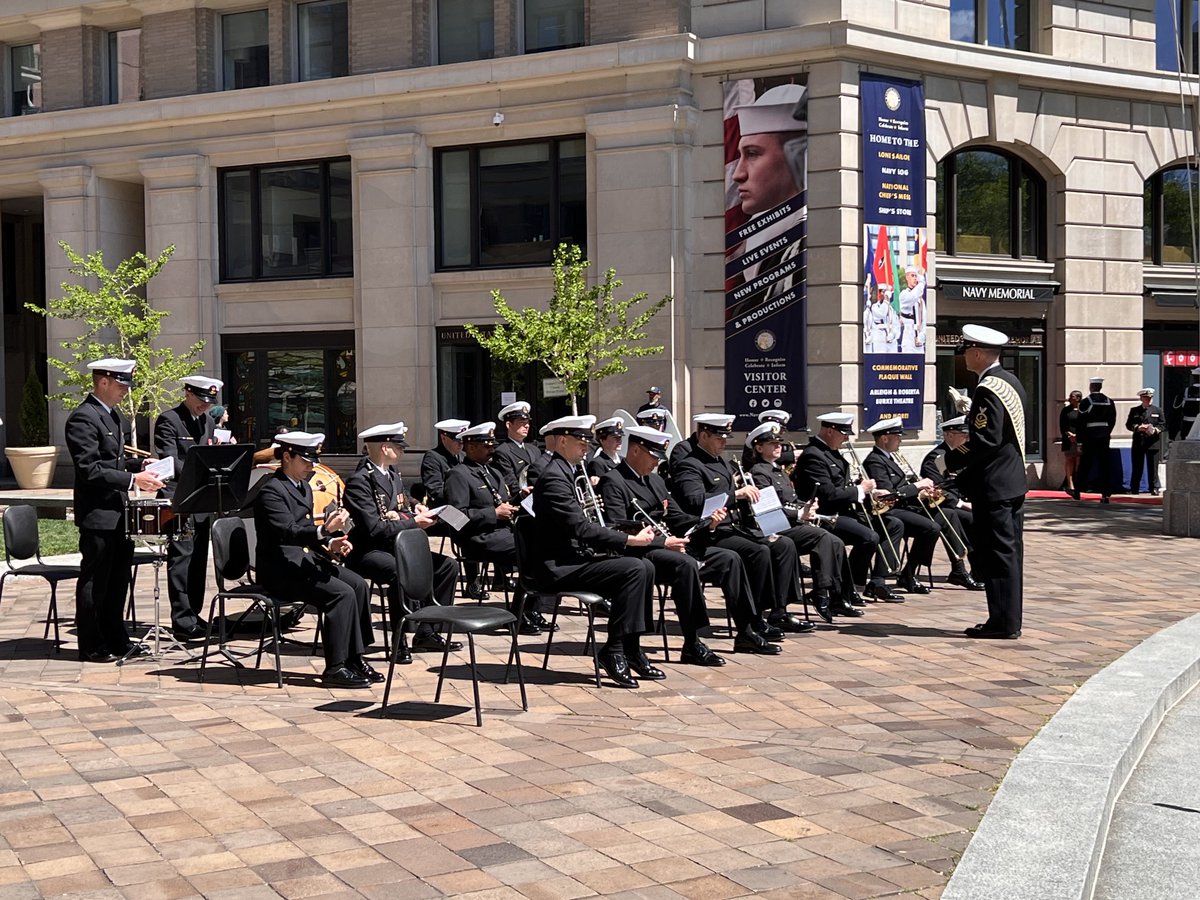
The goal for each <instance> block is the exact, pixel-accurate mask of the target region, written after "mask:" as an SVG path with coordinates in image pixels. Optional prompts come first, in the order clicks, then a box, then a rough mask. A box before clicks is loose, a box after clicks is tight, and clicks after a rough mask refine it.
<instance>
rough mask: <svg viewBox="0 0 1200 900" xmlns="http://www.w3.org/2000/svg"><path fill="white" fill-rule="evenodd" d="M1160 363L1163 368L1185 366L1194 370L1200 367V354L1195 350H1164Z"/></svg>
mask: <svg viewBox="0 0 1200 900" xmlns="http://www.w3.org/2000/svg"><path fill="white" fill-rule="evenodd" d="M1162 363H1163V365H1164V366H1186V367H1187V368H1189V369H1194V368H1195V367H1196V366H1200V353H1197V352H1196V351H1195V350H1164V351H1163V355H1162Z"/></svg>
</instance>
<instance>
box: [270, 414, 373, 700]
mask: <svg viewBox="0 0 1200 900" xmlns="http://www.w3.org/2000/svg"><path fill="white" fill-rule="evenodd" d="M275 440H276V441H277V442H278V443H279V446H278V447H276V448H275V457H276V458H277V459H278V460H279V468H278V469H276V470H275V472H274V474H272V475H271V476H269V477H268V478H267V479H266V483H265V484H263V487H262V490H260V491H259V492H258V496H257V497H255V500H254V527H255V531H256V532H257V535H258V560H257V561H258V566H257V569H256V574H257V575H258V580H259V582H260V583H261V584H262V586H263V587H265V588H266V589H267V590H269V591H271V593H273V594H278V595H279V596H282V597H288V598H289V599H295V600H299V601H302V602H304V603H306V604H307V605H309V606H312V607H315V608H316V609H319V610H321V611H322V612H323V613H325V624H324V637H323V647H324V650H325V671H324V672H323V673H322V674H321V683H322V684H324V685H325V686H326V687H342V688H365V687H369V686H370V685H371V683H372V682H379V681H382V680H383V676H382V675H380V674H379V673H378V672H376V671H375V670H374V669H372V668H371V666H370V665H369V664H368V663H367V662H366V661H365V660H364V659H363V658H362V654H363V652H364V651H365V650H366V648H367V647H369V646H371V644H373V643H374V641H375V637H374V634H373V632H372V628H371V611H370V607H369V605H368V597H367V583H366V582H365V581H364V580H363V578H362V576H361V575H359V574H358V573H357V572H355V571H353V570H352V569H349V568H347V567H345V566H341V565H336V564H335V563H334V562H332V561H331V559H330V558H326V557H324V556H321V555H319V554H318V553H317V548H318V547H319V546H321V545H326V547H327V552H328V554H329V557H332V558H344V557H346V556H347V555H349V554H350V553H351V552H352V551H353V549H354V548H353V544H351V542H350V539H349V538H348V537H347V536H346V534H345V528H346V526H347V525H348V524H349V523H350V513H349V512H347V511H346V510H345V509H339V510H338V511H337V512H335V513H334V514H333V515H331V516H329V517H328V518H327V519H326V520H325V522H323V523H322V524H321V525H317V524H316V522H315V521H314V520H313V495H312V488H310V487H309V486H308V479H309V477H310V476H311V475H312V471H313V464H314V463H315V462H317V460H318V459H319V452H320V451H319V448H320V446H321V442H322V441H323V440H325V435H323V434H308V433H307V432H303V431H289V432H286V433H284V434H279V435H276V436H275Z"/></svg>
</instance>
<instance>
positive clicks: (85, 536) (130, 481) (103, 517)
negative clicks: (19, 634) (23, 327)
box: [66, 359, 162, 662]
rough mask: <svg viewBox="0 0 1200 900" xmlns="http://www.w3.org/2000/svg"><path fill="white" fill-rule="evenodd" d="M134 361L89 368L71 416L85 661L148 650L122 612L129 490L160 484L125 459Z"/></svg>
mask: <svg viewBox="0 0 1200 900" xmlns="http://www.w3.org/2000/svg"><path fill="white" fill-rule="evenodd" d="M133 366H134V362H133V360H131V359H101V360H97V361H95V362H91V363H88V368H89V369H91V370H92V392H91V393H90V394H88V396H87V399H85V400H84V401H83V402H82V403H81V404H79V406H77V407H76V408H75V409H74V410H73V411H72V412H71V414H70V415H69V416H67V425H66V439H67V452H68V453H70V455H71V462H72V464H73V465H74V467H75V487H74V500H73V503H74V505H75V524H76V525H77V526H78V528H79V553H80V555H81V556H82V557H83V559H82V560H80V572H79V580H78V581H77V582H76V587H75V632H76V635H77V636H78V640H79V658H80V660H82V661H83V662H115V661H116V660H117V659H119V658H120V657H123V656H131V655H140V654H141V653H143V652H149V651H148V650H146V649H145V648H144V647H143V646H141V645H139V644H133V643H131V642H130V640H129V633H128V632H127V631H126V630H125V622H124V620H123V619H122V617H121V613H122V611H123V610H124V608H125V596H126V594H128V593H129V573H130V567H131V565H132V563H133V541H131V540H130V539H129V537H128V536H127V535H126V534H125V504H126V500H127V499H128V497H129V491H130V489H131V488H133V487H135V486H136V487H137V488H139V489H140V490H143V491H157V490H158V489H159V488H161V487H162V482H161V481H159V480H158V479H157V478H155V477H154V476H153V475H151V474H149V473H148V472H136V473H131V470H132V469H139V468H141V460H136V459H126V457H125V449H124V448H125V442H126V439H127V435H128V432H129V422H128V420H127V419H126V418H125V417H124V415H122V414H121V412H120V411H119V410H118V409H117V404H119V403H120V402H121V401H122V400H124V399H125V397H126V395H127V394H128V393H129V389H130V388H131V387H133Z"/></svg>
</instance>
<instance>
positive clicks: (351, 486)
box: [342, 457, 420, 566]
mask: <svg viewBox="0 0 1200 900" xmlns="http://www.w3.org/2000/svg"><path fill="white" fill-rule="evenodd" d="M403 495H404V479H403V478H401V477H400V476H399V475H398V474H396V472H395V471H394V470H393V469H392V468H391V467H388V469H387V470H386V471H381V470H380V469H379V467H378V466H376V465H375V464H374V463H372V462H371V461H370V460H369V459H367V458H365V457H364V460H363V465H360V466H359V467H358V469H357V470H356V471H355V472H354V474H353V475H351V476H350V477H349V478H347V479H346V492H345V494H344V495H343V497H342V502H343V503H344V504H345V507H346V509H347V510H349V512H350V520H351V521H352V522H353V523H354V528H353V531H352V533H351V539H350V543H351V544H352V545H353V547H354V549H353V550H351V551H350V556H349V559H348V560H347V561H348V562H349V564H350V565H352V566H353V565H355V564H357V563H358V562H359V561H360V560H361V559H362V558H363V556H365V555H366V554H367V553H370V552H371V551H373V550H381V551H383V552H385V553H388V554H392V553H395V546H396V535H398V534H399V533H400V532H402V531H407V530H408V529H410V528H419V527H420V526H419V525H417V520H416V519H414V518H413V516H412V515H411V514H409V513H408V512H407V511H406V510H404V509H403V508H401V506H400V502H399V499H400V497H402V496H403ZM380 507H382V508H383V512H384V513H387V512H390V511H392V510H395V511H396V512H398V513H399V514H400V518H399V519H385V518H383V516H381V515H380V512H379V510H380Z"/></svg>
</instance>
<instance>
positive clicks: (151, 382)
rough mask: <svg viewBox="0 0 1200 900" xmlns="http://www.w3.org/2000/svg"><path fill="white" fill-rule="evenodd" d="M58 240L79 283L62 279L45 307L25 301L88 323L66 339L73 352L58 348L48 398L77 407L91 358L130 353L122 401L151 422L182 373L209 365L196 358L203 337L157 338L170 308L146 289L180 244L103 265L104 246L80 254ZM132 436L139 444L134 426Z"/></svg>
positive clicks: (172, 396)
mask: <svg viewBox="0 0 1200 900" xmlns="http://www.w3.org/2000/svg"><path fill="white" fill-rule="evenodd" d="M58 245H59V246H60V247H62V249H63V252H64V253H65V254H66V255H67V259H69V260H70V261H71V267H70V269H69V270H68V271H69V272H70V273H71V274H72V275H74V276H75V277H76V278H78V279H80V283H78V284H72V283H70V282H66V281H64V282H63V283H62V285H61V287H62V291H63V296H61V297H59V298H56V299H53V300H50V301H49V302H47V304H46V306H45V308H44V309H43V308H42V307H40V306H37V305H36V304H33V303H26V304H25V306H26V308H27V309H30V310H32V311H33V312H36V313H40V314H41V315H43V316H48V317H52V318H55V319H64V320H70V321H76V322H80V323H81V324H82V325H83V333H82V334H81V335H80V336H79V337H77V338H71V339H68V340H65V341H63V342H62V348H63V349H64V350H66V351H67V352H68V354H69V356H68V357H67V358H66V359H56V358H55V357H53V356H52V357H50V358H49V360H48V362H49V363H50V365H51V366H53V367H54V368H55V369H57V370H58V371H59V375H60V377H59V387H60V388H61V390H60V391H58V392H56V393H54V394H51V395H50V399H51V400H57V401H58V402H60V403H62V405H63V408H64V409H71V408H72V407H74V406H75V405H76V404H78V403H79V402H80V400H82V399H83V398H84V397H86V396H87V394H88V392H89V391H90V390H91V389H92V374H91V372H90V371H89V370H88V368H87V364H88V363H89V362H91V361H93V360H96V359H104V358H106V357H117V358H119V359H132V360H133V361H134V362H135V363H136V367H135V369H134V378H135V381H136V382H137V386H136V387H134V388H133V389H132V390H130V392H129V395H128V396H127V397H126V398H125V400H124V402H123V403H122V404H121V406H122V409H123V410H124V411H125V413H126V414H127V415H128V416H129V418H130V421H134V420H135V419H136V417H137V415H138V414H139V413H143V414H145V415H147V416H149V418H150V421H151V422H153V421H154V419H155V418H157V416H158V414H159V413H160V412H162V411H163V410H164V409H166V408H167V407H168V406H173V405H174V403H175V401H176V399H177V397H178V393H179V385H178V381H179V379H180V378H183V377H185V376H187V375H191V374H193V373H195V372H196V371H198V370H199V369H200V368H201V367H202V366H203V365H204V363H203V360H201V359H199V358H198V357H199V354H200V351H201V350H203V349H204V341H197V342H196V343H194V344H192V346H191V347H189V348H188V349H187V350H185V351H184V352H183V353H176V352H175V351H174V350H173V349H172V348H170V347H158V346H155V340H156V338H158V336H159V334H160V333H161V332H162V322H163V319H165V318H166V317H167V316H169V315H170V313H169V312H168V311H166V310H161V309H155V308H154V307H153V306H151V305H150V302H149V301H148V300H146V298H145V296H144V294H145V287H146V284H147V282H149V281H150V279H151V278H153V277H154V276H155V275H157V274H158V273H159V272H161V271H162V268H163V266H165V265H166V264H167V261H168V260H170V258H171V256H172V254H174V252H175V247H174V245H171V246H170V247H167V248H166V249H165V250H163V252H162V253H160V254H159V256H158V258H157V259H151V258H150V257H148V256H146V254H144V253H135V254H134V255H133V256H131V257H130V258H129V259H126V260H122V261H121V262H120V263H119V264H118V265H117V267H116V268H115V269H111V270H110V269H109V268H108V267H107V266H105V265H104V254H103V252H101V251H99V250H97V251H95V252H94V253H89V254H88V255H87V256H80V255H79V254H78V253H76V252H75V251H74V250H73V249H72V248H71V246H70V245H69V244H67V242H66V241H59V242H58ZM133 440H134V442H135V446H136V441H137V429H136V428H134V429H133Z"/></svg>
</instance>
